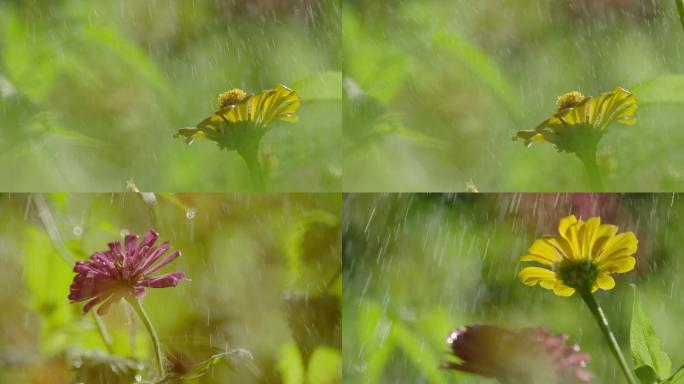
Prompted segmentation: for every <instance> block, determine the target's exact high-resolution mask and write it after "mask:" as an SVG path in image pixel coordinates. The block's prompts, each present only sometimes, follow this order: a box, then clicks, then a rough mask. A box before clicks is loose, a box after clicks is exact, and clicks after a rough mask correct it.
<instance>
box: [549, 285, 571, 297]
mask: <svg viewBox="0 0 684 384" xmlns="http://www.w3.org/2000/svg"><path fill="white" fill-rule="evenodd" d="M553 293H555V294H556V295H557V296H563V297H568V296H572V294H573V293H575V288H570V287H568V286H567V285H565V284H562V283H561V284H558V285H556V287H555V288H553Z"/></svg>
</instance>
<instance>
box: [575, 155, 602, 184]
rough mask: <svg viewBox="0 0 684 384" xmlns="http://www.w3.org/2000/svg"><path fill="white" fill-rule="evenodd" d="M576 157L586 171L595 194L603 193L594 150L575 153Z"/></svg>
mask: <svg viewBox="0 0 684 384" xmlns="http://www.w3.org/2000/svg"><path fill="white" fill-rule="evenodd" d="M576 154H577V157H579V159H580V160H582V164H584V168H585V169H586V170H587V176H589V183H590V184H591V188H592V189H594V191H595V192H603V181H602V179H601V172H600V171H599V167H598V163H597V162H596V148H588V149H587V150H584V151H582V152H576Z"/></svg>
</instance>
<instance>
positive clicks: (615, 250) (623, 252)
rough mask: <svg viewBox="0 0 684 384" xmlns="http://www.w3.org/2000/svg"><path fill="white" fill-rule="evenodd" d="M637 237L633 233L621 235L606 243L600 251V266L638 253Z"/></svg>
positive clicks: (598, 260) (598, 259)
mask: <svg viewBox="0 0 684 384" xmlns="http://www.w3.org/2000/svg"><path fill="white" fill-rule="evenodd" d="M638 243H639V240H637V237H636V235H635V234H634V233H633V232H624V233H621V234H619V235H617V236H615V237H613V238H611V239H610V240H608V241H606V243H605V244H604V245H603V247H602V248H601V249H600V250H599V254H598V258H597V259H596V261H597V262H598V263H599V264H602V263H603V262H607V261H609V260H611V259H619V258H622V257H624V256H631V255H633V254H635V253H636V251H637V244H638Z"/></svg>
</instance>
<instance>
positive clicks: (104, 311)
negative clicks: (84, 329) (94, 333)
mask: <svg viewBox="0 0 684 384" xmlns="http://www.w3.org/2000/svg"><path fill="white" fill-rule="evenodd" d="M119 300H121V295H119V294H116V293H115V294H113V295H112V296H111V297H110V298H109V299H108V300H107V301H105V302H104V304H102V305H100V308H98V309H97V314H98V315H100V316H104V315H106V314H107V312H109V307H110V306H111V305H112V304H114V303H116V302H118V301H119Z"/></svg>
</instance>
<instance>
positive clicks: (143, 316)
mask: <svg viewBox="0 0 684 384" xmlns="http://www.w3.org/2000/svg"><path fill="white" fill-rule="evenodd" d="M126 300H127V301H128V303H129V304H131V307H133V309H134V310H135V313H137V314H138V317H140V320H142V322H143V324H145V328H147V332H148V333H149V334H150V337H151V338H152V343H153V344H154V354H155V357H156V358H157V369H158V370H159V376H160V377H162V378H163V377H166V374H165V372H164V362H163V360H162V351H161V343H160V342H159V337H158V336H157V332H156V331H155V330H154V326H153V325H152V322H151V321H150V318H149V317H148V316H147V313H145V309H143V306H142V304H141V303H140V300H137V299H135V298H133V297H130V296H129V297H127V298H126Z"/></svg>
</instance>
